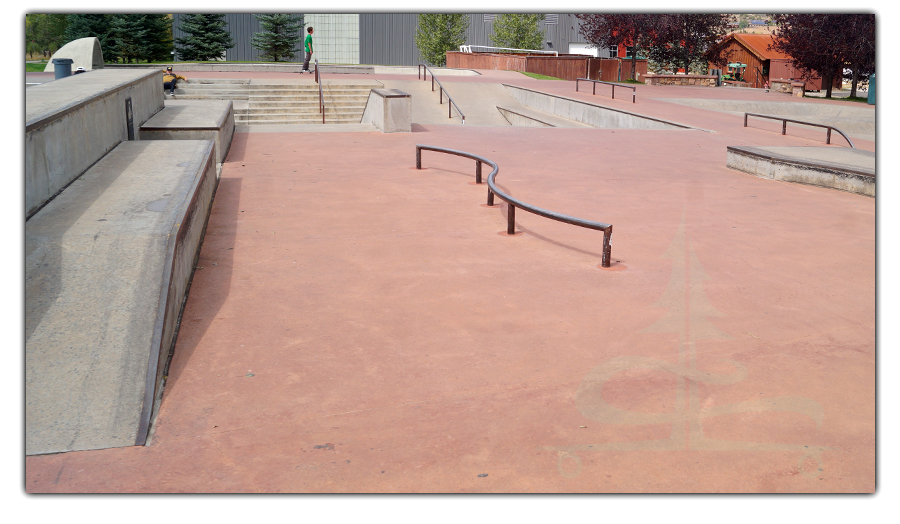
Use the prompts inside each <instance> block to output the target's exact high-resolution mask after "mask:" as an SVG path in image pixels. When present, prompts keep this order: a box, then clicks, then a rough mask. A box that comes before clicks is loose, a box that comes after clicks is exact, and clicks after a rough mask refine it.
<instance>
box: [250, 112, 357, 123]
mask: <svg viewBox="0 0 900 524" xmlns="http://www.w3.org/2000/svg"><path fill="white" fill-rule="evenodd" d="M332 117H334V118H341V119H349V120H354V119H355V120H356V122H359V120H360V119H361V118H362V111H359V112H356V113H338V112H333V111H326V112H325V118H326V120H327V119H328V118H332ZM321 118H322V114H321V113H319V112H318V111H310V112H308V113H300V112H282V113H250V114H248V115H241V121H244V120H293V119H301V120H302V119H312V120H315V119H320V120H321ZM235 121H237V120H235Z"/></svg>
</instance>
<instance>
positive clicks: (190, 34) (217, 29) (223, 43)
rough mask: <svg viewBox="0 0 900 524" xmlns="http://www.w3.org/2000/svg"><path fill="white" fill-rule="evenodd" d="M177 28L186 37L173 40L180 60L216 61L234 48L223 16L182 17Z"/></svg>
mask: <svg viewBox="0 0 900 524" xmlns="http://www.w3.org/2000/svg"><path fill="white" fill-rule="evenodd" d="M178 28H179V29H181V30H182V31H184V33H185V34H186V35H187V36H185V37H184V38H177V39H175V44H176V47H177V49H178V57H179V58H180V59H181V60H201V61H205V60H217V59H218V58H219V57H221V56H222V55H223V54H225V51H226V50H227V49H230V48H232V47H234V40H232V38H231V33H229V32H228V29H227V28H228V22H226V21H225V15H184V16H182V17H181V25H180V26H179V27H178Z"/></svg>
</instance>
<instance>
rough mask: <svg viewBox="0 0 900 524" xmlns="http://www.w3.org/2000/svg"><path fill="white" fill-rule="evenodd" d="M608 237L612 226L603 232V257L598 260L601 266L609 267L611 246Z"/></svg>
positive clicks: (610, 235) (610, 234)
mask: <svg viewBox="0 0 900 524" xmlns="http://www.w3.org/2000/svg"><path fill="white" fill-rule="evenodd" d="M610 237H612V226H609V229H607V230H606V231H604V232H603V257H602V259H601V260H600V265H601V266H602V267H609V265H610V258H612V246H611V245H610Z"/></svg>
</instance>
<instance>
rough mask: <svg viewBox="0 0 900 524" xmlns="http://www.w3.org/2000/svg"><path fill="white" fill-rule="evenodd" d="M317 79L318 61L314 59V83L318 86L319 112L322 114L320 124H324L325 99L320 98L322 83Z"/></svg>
mask: <svg viewBox="0 0 900 524" xmlns="http://www.w3.org/2000/svg"><path fill="white" fill-rule="evenodd" d="M320 80H321V78H319V59H318V58H317V59H316V83H317V84H319V112H320V113H322V123H323V124H324V123H325V98H324V97H323V96H322V82H320Z"/></svg>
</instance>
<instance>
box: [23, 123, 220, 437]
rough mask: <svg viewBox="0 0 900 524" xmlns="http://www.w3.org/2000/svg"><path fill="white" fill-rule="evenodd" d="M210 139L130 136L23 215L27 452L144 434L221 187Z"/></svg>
mask: <svg viewBox="0 0 900 524" xmlns="http://www.w3.org/2000/svg"><path fill="white" fill-rule="evenodd" d="M213 148H214V144H213V142H211V141H188V140H172V141H132V142H124V143H122V144H120V145H119V146H118V147H116V148H115V149H113V150H112V151H111V152H110V153H109V154H108V155H106V157H104V158H103V159H102V160H101V161H100V162H98V163H97V164H96V165H95V166H93V167H92V168H91V169H89V170H88V171H87V172H86V173H85V174H84V175H83V176H82V177H81V178H79V179H78V180H77V181H76V182H74V183H73V184H72V185H70V186H69V187H68V188H66V189H65V191H63V192H62V193H61V194H60V195H59V196H58V197H56V198H55V199H53V200H52V201H51V202H50V203H48V204H47V205H46V206H45V207H43V208H42V209H41V210H40V211H38V212H37V213H36V214H35V215H34V216H33V217H32V218H31V219H30V220H29V221H27V222H26V224H25V452H26V454H28V455H34V454H42V453H56V452H63V451H72V450H85V449H100V448H107V447H120V446H132V445H135V444H142V443H143V439H145V438H146V435H147V428H148V424H149V418H150V413H151V408H152V406H153V400H154V398H156V396H157V395H156V393H157V392H158V391H159V385H160V381H161V378H162V377H161V373H162V370H163V366H162V365H161V364H163V363H164V362H165V358H166V356H167V355H168V352H169V350H170V348H171V347H172V344H173V342H174V332H175V325H176V321H177V317H178V312H179V311H180V309H181V307H182V304H183V300H184V293H185V290H186V288H187V285H188V282H189V279H190V275H191V272H192V270H193V266H194V263H195V260H196V257H197V256H198V254H199V246H200V240H201V235H202V231H203V228H204V227H205V223H206V219H207V217H208V215H209V208H210V205H211V201H212V197H213V194H214V192H215V187H216V174H215V159H214V157H213Z"/></svg>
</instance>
